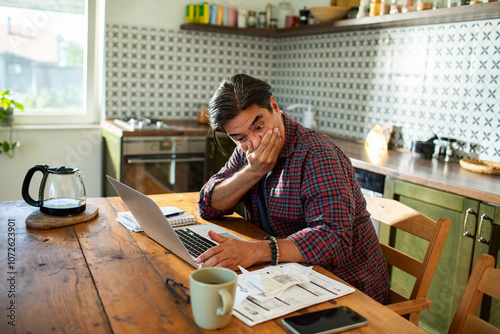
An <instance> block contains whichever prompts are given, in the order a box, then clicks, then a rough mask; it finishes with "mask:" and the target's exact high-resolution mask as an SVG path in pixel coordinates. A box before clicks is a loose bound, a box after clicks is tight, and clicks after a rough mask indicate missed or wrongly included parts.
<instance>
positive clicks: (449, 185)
mask: <svg viewBox="0 0 500 334" xmlns="http://www.w3.org/2000/svg"><path fill="white" fill-rule="evenodd" d="M167 124H168V127H167V128H166V129H161V130H157V129H152V130H151V129H144V130H139V129H138V130H135V131H128V130H126V129H123V128H121V127H120V126H118V125H116V124H115V123H114V121H113V120H112V119H108V120H105V121H103V122H102V123H101V126H102V128H103V129H106V130H107V131H109V132H111V133H113V134H114V135H116V136H119V137H125V136H152V135H155V136H182V135H191V136H206V135H211V132H210V126H209V125H208V124H199V123H198V122H197V121H196V120H170V121H168V123H167ZM329 135H330V137H332V138H333V140H334V141H335V142H336V143H337V144H338V145H339V146H340V148H341V149H342V150H343V151H344V153H345V154H346V155H347V156H348V157H349V158H351V161H352V164H353V166H354V167H356V168H360V169H364V170H368V171H371V172H374V173H379V174H382V175H386V176H390V177H392V178H395V179H400V180H404V181H408V182H412V183H416V184H419V185H423V186H427V187H431V188H435V189H439V190H443V191H447V192H450V193H454V194H457V195H462V196H466V197H469V198H473V199H477V200H480V201H483V202H488V203H492V204H496V205H500V182H499V181H500V176H497V175H485V174H479V173H474V172H471V171H468V170H465V169H463V168H461V167H460V165H459V164H458V162H443V161H439V160H437V159H431V160H428V159H423V158H416V157H413V156H412V154H411V152H410V151H409V150H406V149H398V150H388V151H387V152H383V153H371V152H369V151H367V150H365V146H364V141H363V140H359V139H355V138H348V137H342V136H338V135H335V134H329Z"/></svg>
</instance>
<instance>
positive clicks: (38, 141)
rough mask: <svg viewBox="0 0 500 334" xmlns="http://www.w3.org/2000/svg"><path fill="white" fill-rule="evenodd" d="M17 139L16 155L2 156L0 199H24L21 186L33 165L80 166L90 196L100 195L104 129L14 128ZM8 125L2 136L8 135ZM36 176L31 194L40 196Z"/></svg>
mask: <svg viewBox="0 0 500 334" xmlns="http://www.w3.org/2000/svg"><path fill="white" fill-rule="evenodd" d="M14 131H15V132H14V140H19V141H21V147H19V148H18V149H17V150H16V152H15V155H14V158H9V157H7V156H5V155H4V154H3V153H2V155H1V156H0V200H2V201H9V200H22V196H21V188H22V184H23V181H24V176H25V175H26V172H27V171H28V170H29V169H30V168H31V167H32V166H34V165H48V166H50V167H59V166H61V165H65V166H68V167H77V168H79V169H80V171H81V172H82V173H83V174H84V175H85V177H84V179H83V180H84V184H85V188H86V191H87V197H98V196H101V193H102V191H101V182H102V181H101V166H102V154H101V151H102V150H101V130H100V128H99V127H98V126H94V127H87V128H78V129H71V128H70V129H68V128H66V129H64V128H59V129H57V128H56V129H54V128H51V129H49V128H47V129H29V128H26V127H23V128H17V129H15V130H14ZM7 137H8V132H7V131H6V129H5V128H3V129H1V130H0V138H7ZM37 174H40V175H38V176H36V177H34V178H33V181H32V184H31V187H30V189H31V190H32V191H30V194H31V196H32V197H33V198H34V199H37V196H38V195H37V191H38V189H39V184H40V183H39V179H40V176H41V173H37ZM35 175H36V174H35Z"/></svg>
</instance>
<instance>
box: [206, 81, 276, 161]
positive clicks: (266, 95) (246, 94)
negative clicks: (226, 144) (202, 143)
mask: <svg viewBox="0 0 500 334" xmlns="http://www.w3.org/2000/svg"><path fill="white" fill-rule="evenodd" d="M271 96H272V93H271V86H270V85H269V84H268V83H266V82H264V81H262V80H259V79H255V78H253V77H251V76H249V75H246V74H236V75H234V76H232V77H231V78H229V79H226V80H224V81H223V82H222V83H221V84H220V86H219V88H218V89H217V91H216V92H215V94H214V96H213V97H212V98H211V99H210V102H209V104H208V113H209V116H208V117H209V121H210V125H211V126H212V129H213V137H214V140H215V143H216V145H217V147H218V148H219V150H220V151H221V152H222V153H223V154H224V155H226V153H225V152H224V150H223V149H222V148H221V146H220V143H219V141H218V140H217V134H218V133H226V131H225V129H224V126H225V125H226V123H227V122H228V121H229V120H231V119H233V118H234V117H236V116H238V114H239V113H240V112H241V111H242V110H245V109H247V108H250V107H252V106H254V105H257V106H259V107H261V108H265V109H267V110H269V111H270V112H271V113H272V112H273V108H272V106H271Z"/></svg>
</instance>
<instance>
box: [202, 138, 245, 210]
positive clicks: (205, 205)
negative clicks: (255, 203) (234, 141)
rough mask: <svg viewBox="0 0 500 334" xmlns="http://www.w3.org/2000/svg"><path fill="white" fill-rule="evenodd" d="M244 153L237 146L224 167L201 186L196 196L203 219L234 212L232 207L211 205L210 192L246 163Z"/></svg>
mask: <svg viewBox="0 0 500 334" xmlns="http://www.w3.org/2000/svg"><path fill="white" fill-rule="evenodd" d="M246 163H247V161H246V155H245V153H244V152H243V151H242V150H241V149H239V148H238V147H237V148H236V149H235V150H234V152H233V154H232V155H231V157H230V158H229V160H228V161H227V163H226V164H225V166H224V167H222V169H221V170H220V171H219V172H218V173H217V174H215V175H213V176H212V177H211V178H210V179H209V180H208V181H207V183H205V185H204V186H203V187H202V188H201V191H200V196H199V198H198V213H199V214H200V217H201V218H203V219H212V218H218V217H222V216H224V215H230V214H232V213H233V212H234V208H232V209H230V210H217V209H214V208H213V207H212V192H213V190H214V188H215V186H216V185H217V184H219V183H220V182H222V181H224V180H226V179H228V178H230V177H231V176H233V175H234V173H236V172H237V171H239V170H240V169H241V168H243V167H244V166H245V165H246Z"/></svg>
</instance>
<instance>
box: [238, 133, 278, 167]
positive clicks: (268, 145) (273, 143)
mask: <svg viewBox="0 0 500 334" xmlns="http://www.w3.org/2000/svg"><path fill="white" fill-rule="evenodd" d="M247 146H248V149H247V152H246V154H247V160H248V164H249V166H250V168H251V169H252V170H253V171H254V172H256V173H258V174H259V175H262V176H264V175H266V174H267V173H269V172H270V171H271V170H272V169H273V168H274V166H275V165H276V162H277V161H278V157H279V155H280V152H281V148H282V147H283V143H282V139H281V134H280V132H279V130H278V128H274V129H273V130H268V131H267V132H266V134H265V135H264V137H263V138H262V141H261V142H260V145H259V147H258V148H257V149H256V150H254V149H253V145H252V142H251V141H248V142H247Z"/></svg>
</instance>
